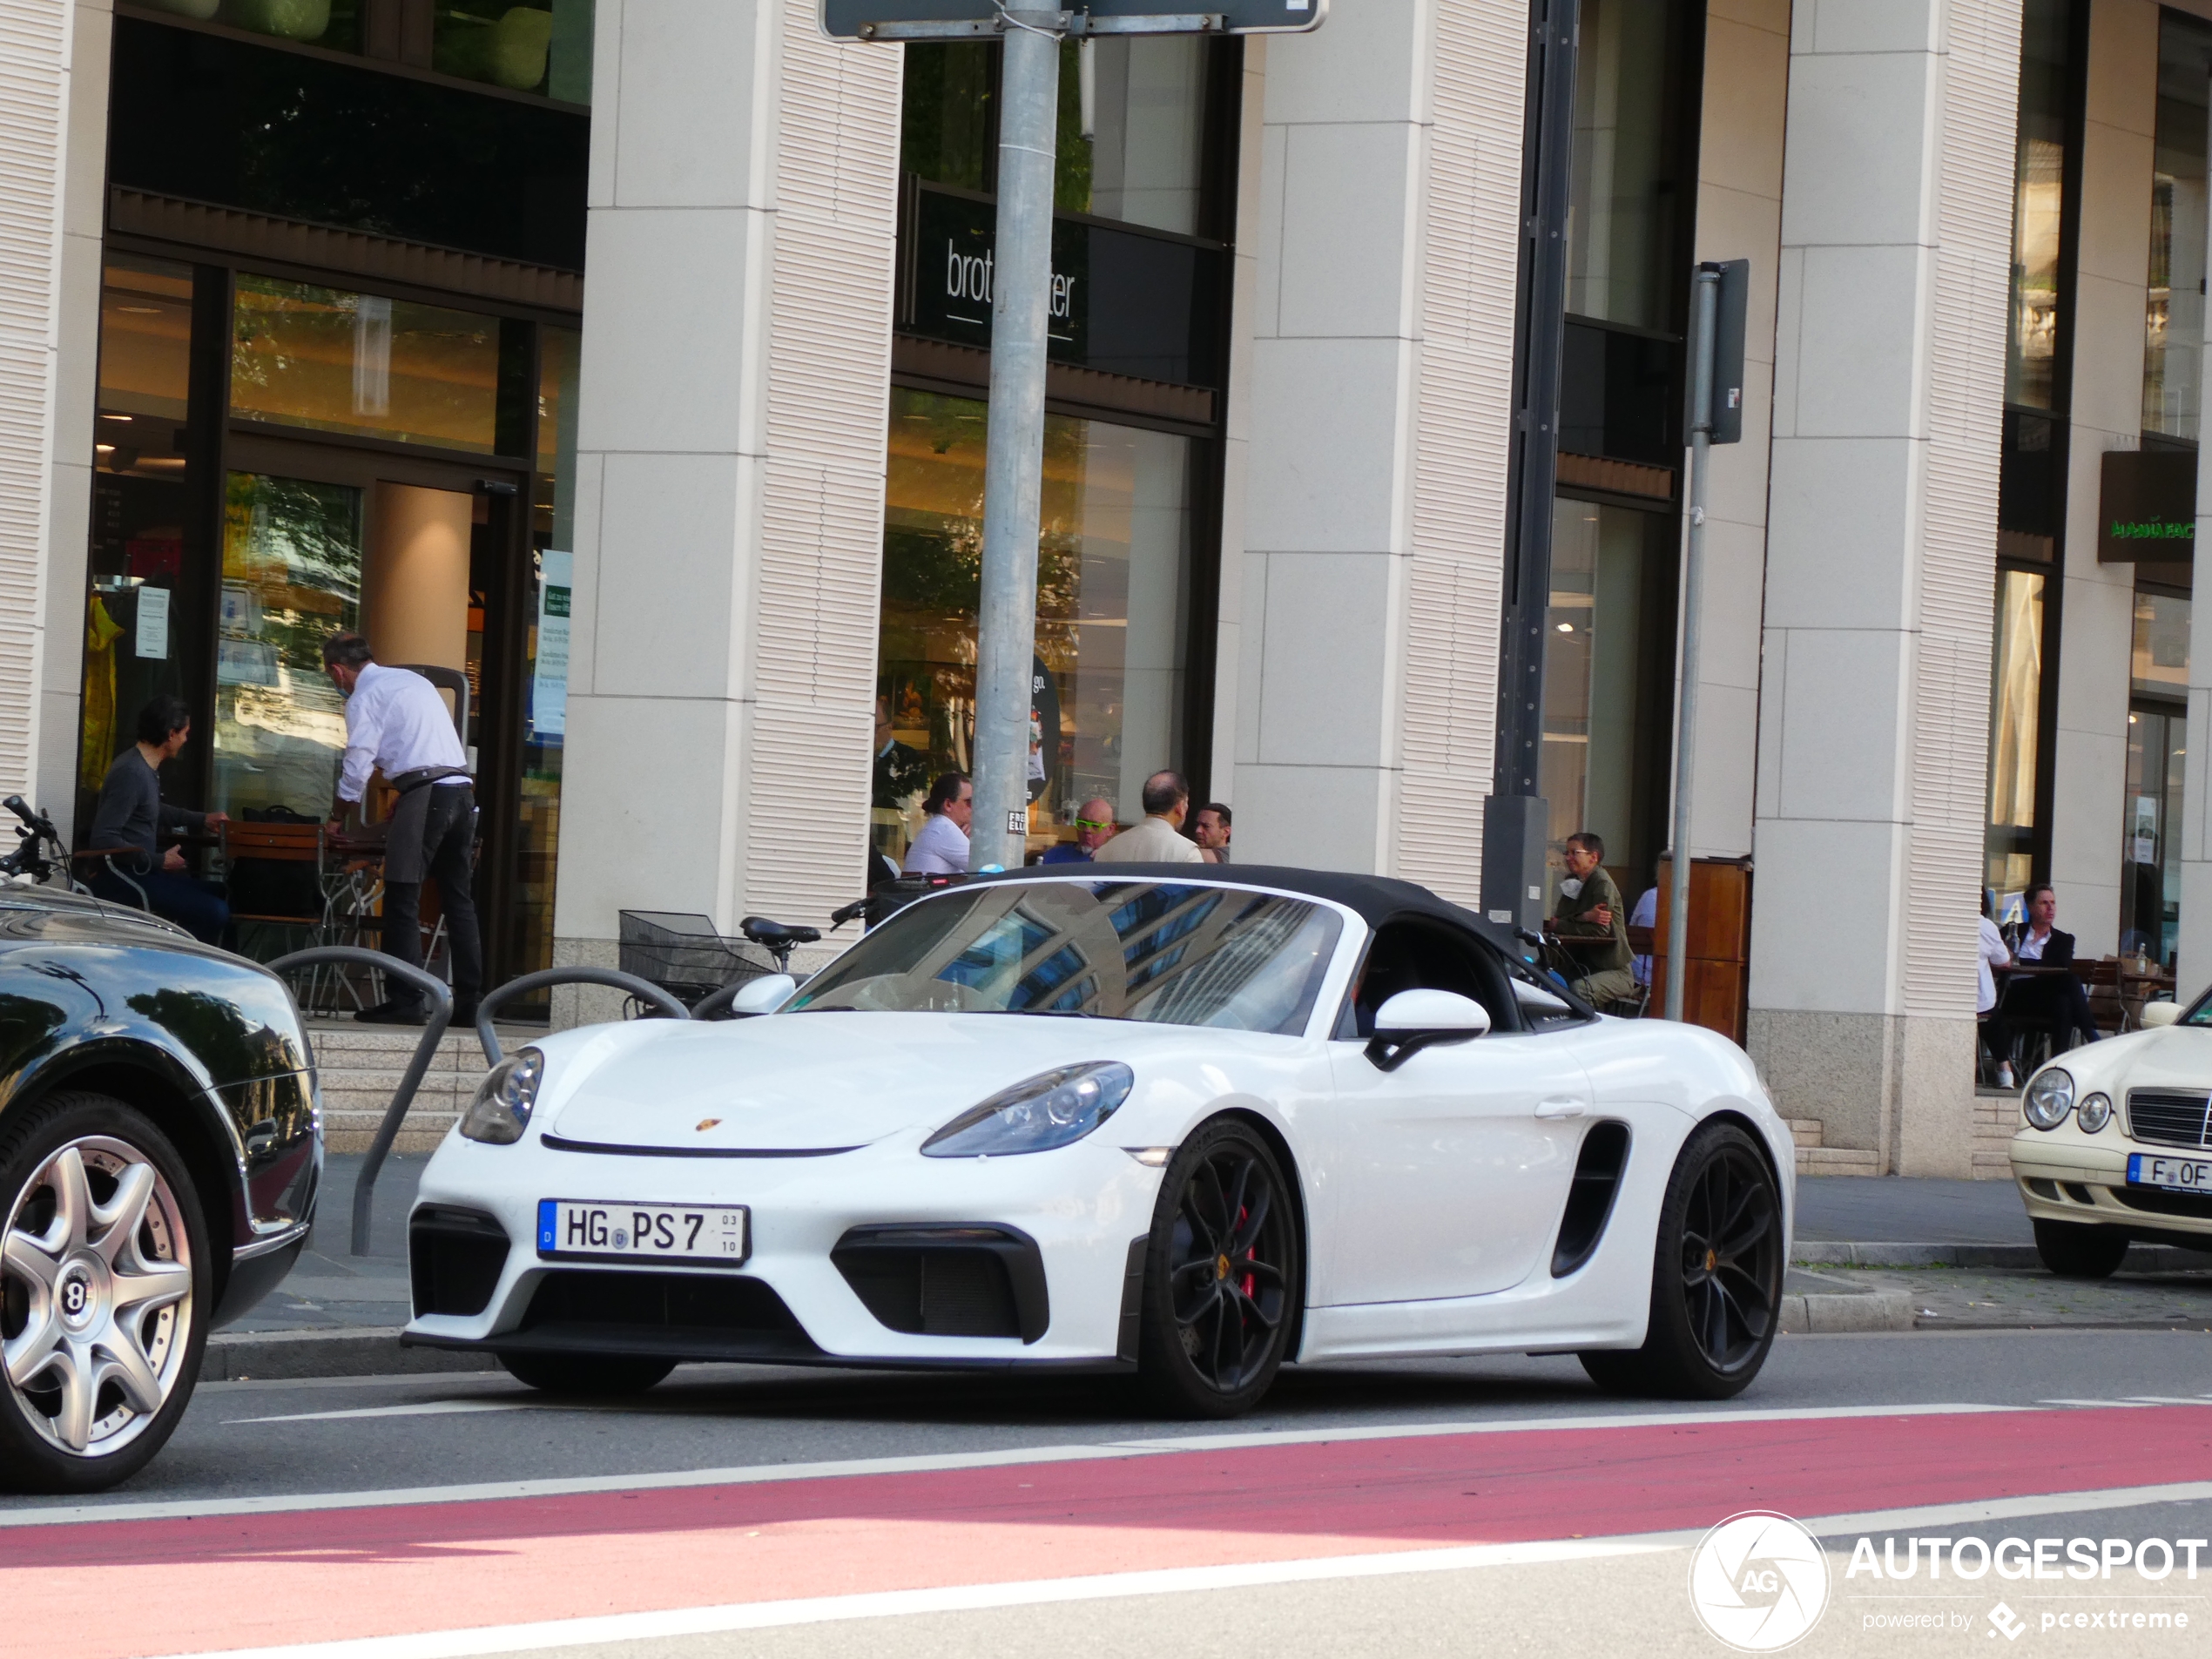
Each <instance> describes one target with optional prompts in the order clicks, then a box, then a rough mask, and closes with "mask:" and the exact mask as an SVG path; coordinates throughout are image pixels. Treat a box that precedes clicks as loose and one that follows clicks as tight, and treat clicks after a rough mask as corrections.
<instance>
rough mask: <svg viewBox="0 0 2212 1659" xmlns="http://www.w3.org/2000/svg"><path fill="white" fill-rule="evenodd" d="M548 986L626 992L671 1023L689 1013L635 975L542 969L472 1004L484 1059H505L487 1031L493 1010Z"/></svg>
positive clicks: (599, 970)
mask: <svg viewBox="0 0 2212 1659" xmlns="http://www.w3.org/2000/svg"><path fill="white" fill-rule="evenodd" d="M549 985H605V986H609V987H610V988H613V989H615V990H617V991H627V992H628V993H629V994H630V995H632V996H634V997H636V998H637V1000H638V1001H641V1002H650V1003H651V1004H652V1005H653V1006H654V1007H655V1008H658V1009H659V1010H660V1011H661V1012H662V1013H664V1014H665V1015H668V1017H669V1018H670V1019H671V1020H688V1019H690V1018H691V1009H689V1008H685V1006H684V1004H683V1003H682V1002H681V1001H678V999H677V998H676V997H675V996H674V995H671V994H670V993H669V992H667V991H664V990H663V989H662V988H660V987H659V986H658V985H656V984H654V983H653V982H652V981H650V980H642V979H639V978H638V977H637V975H636V974H624V973H622V972H620V971H618V970H617V969H615V968H541V969H539V970H538V971H537V972H536V973H535V974H523V976H522V977H521V978H520V979H510V980H509V981H507V983H506V984H504V985H502V986H500V987H499V988H497V989H496V990H490V991H486V992H485V993H484V994H483V995H482V997H481V998H480V999H478V1001H477V1003H476V1041H477V1042H481V1043H482V1044H483V1046H484V1058H485V1059H487V1060H489V1061H490V1062H491V1063H492V1064H493V1065H495V1066H496V1065H497V1064H498V1063H499V1062H501V1061H502V1060H504V1059H505V1058H506V1057H507V1056H506V1055H504V1054H502V1053H501V1052H500V1048H499V1038H498V1037H497V1035H495V1034H494V1033H493V1031H492V1028H491V1016H492V1012H493V1010H494V1009H496V1008H498V1007H499V1006H500V1004H501V1003H502V1002H505V1001H507V1000H508V999H509V998H510V997H516V996H520V995H522V994H523V992H524V991H540V990H543V989H544V988H546V987H547V986H549Z"/></svg>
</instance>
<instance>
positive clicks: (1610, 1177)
mask: <svg viewBox="0 0 2212 1659" xmlns="http://www.w3.org/2000/svg"><path fill="white" fill-rule="evenodd" d="M1628 1166H1629V1126H1628V1125H1627V1124H1626V1123H1594V1124H1592V1125H1591V1126H1590V1132H1589V1133H1588V1135H1585V1136H1583V1137H1582V1155H1581V1157H1579V1158H1577V1159H1576V1160H1575V1184H1574V1185H1573V1186H1572V1187H1571V1188H1570V1189H1569V1190H1568V1194H1567V1214H1566V1216H1565V1217H1564V1218H1562V1219H1561V1222H1560V1224H1559V1243H1558V1244H1555V1245H1554V1246H1553V1249H1552V1277H1553V1278H1566V1277H1567V1276H1568V1274H1569V1273H1571V1272H1573V1271H1575V1269H1576V1268H1578V1267H1580V1266H1581V1264H1583V1263H1584V1262H1586V1261H1588V1260H1589V1258H1590V1254H1591V1252H1592V1251H1595V1250H1596V1249H1597V1244H1598V1240H1599V1239H1601V1238H1604V1237H1605V1224H1606V1222H1607V1220H1608V1218H1609V1217H1611V1216H1612V1214H1613V1200H1614V1198H1615V1196H1616V1195H1617V1194H1618V1193H1619V1192H1620V1190H1621V1172H1622V1170H1625V1169H1627V1168H1628Z"/></svg>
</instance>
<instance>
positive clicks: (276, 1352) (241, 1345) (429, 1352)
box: [199, 1325, 499, 1382]
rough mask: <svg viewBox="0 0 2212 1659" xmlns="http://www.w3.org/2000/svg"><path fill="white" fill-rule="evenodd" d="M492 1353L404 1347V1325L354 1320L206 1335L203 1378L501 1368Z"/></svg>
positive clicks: (260, 1379)
mask: <svg viewBox="0 0 2212 1659" xmlns="http://www.w3.org/2000/svg"><path fill="white" fill-rule="evenodd" d="M498 1369H499V1361H498V1360H497V1359H494V1358H493V1357H492V1356H491V1355H490V1354H488V1353H472V1352H468V1351H466V1350H461V1351H455V1350H454V1349H450V1348H402V1347H401V1346H400V1328H399V1326H397V1325H354V1326H350V1327H347V1328H345V1329H341V1330H336V1331H239V1332H217V1333H216V1334H215V1335H213V1336H211V1337H209V1338H208V1339H207V1356H206V1359H204V1360H202V1361H201V1362H200V1367H199V1379H200V1381H202V1382H247V1381H255V1382H265V1381H271V1380H282V1381H293V1380H298V1379H306V1378H314V1377H395V1376H404V1375H407V1374H409V1373H411V1372H430V1371H496V1370H498Z"/></svg>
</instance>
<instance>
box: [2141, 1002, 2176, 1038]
mask: <svg viewBox="0 0 2212 1659" xmlns="http://www.w3.org/2000/svg"><path fill="white" fill-rule="evenodd" d="M2181 1017H2182V1005H2181V1004H2180V1003H2179V1002H2146V1003H2144V1004H2143V1029H2144V1030H2146V1031H2152V1030H2155V1029H2156V1028H2158V1027H2160V1026H2161V1025H2174V1024H2177V1023H2178V1022H2180V1020H2181Z"/></svg>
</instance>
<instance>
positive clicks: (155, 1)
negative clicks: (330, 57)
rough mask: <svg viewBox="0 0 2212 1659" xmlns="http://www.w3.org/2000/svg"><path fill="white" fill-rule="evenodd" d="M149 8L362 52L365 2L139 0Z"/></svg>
mask: <svg viewBox="0 0 2212 1659" xmlns="http://www.w3.org/2000/svg"><path fill="white" fill-rule="evenodd" d="M138 3H139V4H141V5H143V6H145V9H146V10H149V11H165V12H167V13H168V14H169V15H170V16H172V17H190V18H192V19H194V20H195V21H198V22H202V23H205V22H208V21H210V20H212V21H213V22H216V23H222V24H229V25H230V26H231V27H232V28H233V29H243V30H246V32H247V33H248V34H254V35H266V36H267V37H269V38H270V39H272V40H296V41H300V42H301V43H302V44H308V45H314V46H320V47H323V48H325V49H326V50H327V51H338V52H357V51H361V46H362V41H361V0H138Z"/></svg>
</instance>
